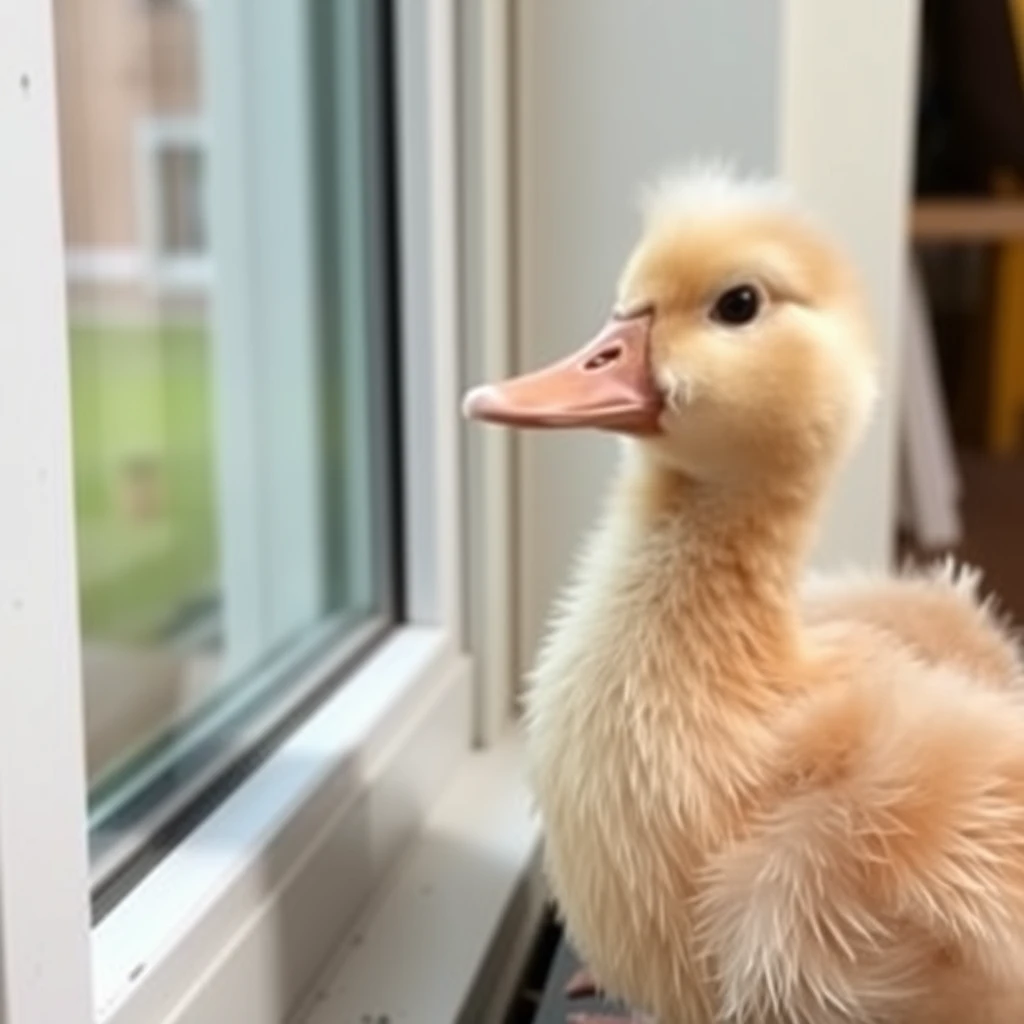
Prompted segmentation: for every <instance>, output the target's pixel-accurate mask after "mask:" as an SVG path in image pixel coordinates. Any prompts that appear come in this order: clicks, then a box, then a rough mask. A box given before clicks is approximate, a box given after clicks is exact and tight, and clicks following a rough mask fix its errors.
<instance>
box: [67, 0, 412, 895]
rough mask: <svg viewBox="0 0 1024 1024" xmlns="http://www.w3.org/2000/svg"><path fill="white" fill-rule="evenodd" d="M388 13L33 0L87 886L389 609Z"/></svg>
mask: <svg viewBox="0 0 1024 1024" xmlns="http://www.w3.org/2000/svg"><path fill="white" fill-rule="evenodd" d="M314 9H315V10H314ZM389 14H390V12H389V9H388V4H387V3H381V4H379V5H378V4H373V5H370V4H343V5H337V6H336V7H335V6H334V5H309V4H300V3H297V2H296V3H292V2H282V3H275V4H255V3H251V0H218V2H217V3H216V4H198V3H186V2H175V3H155V2H146V3H143V2H137V0H109V2H106V0H105V2H102V3H97V2H96V0H63V2H62V3H59V4H57V5H55V16H56V33H57V58H58V68H57V71H58V90H59V108H60V109H59V113H60V130H61V140H60V141H61V151H62V185H63V200H64V230H65V246H66V256H67V292H68V310H69V338H68V344H69V346H70V356H71V373H72V402H73V410H72V412H73V417H72V418H73V431H74V439H73V440H74V456H75V481H74V484H75V498H76V509H77V541H78V569H79V593H80V611H81V623H82V633H83V685H84V688H85V710H86V731H87V754H88V769H89V778H90V785H91V794H90V799H91V827H92V835H91V841H92V851H93V858H94V870H95V874H96V881H97V886H98V889H104V888H109V889H110V890H111V891H113V890H114V889H116V888H117V885H118V883H119V881H121V880H123V879H124V878H129V877H133V872H134V873H136V874H137V872H138V871H139V870H144V865H145V864H146V863H148V862H150V861H151V860H152V858H153V856H159V854H160V851H161V850H162V849H163V848H166V846H167V845H168V844H169V843H171V842H172V841H173V838H172V837H173V835H174V834H175V830H176V829H178V830H180V829H181V828H184V827H187V822H188V820H189V818H188V815H189V814H190V813H194V812H195V809H196V808H197V807H200V806H203V800H208V798H209V795H210V792H211V787H217V786H221V787H223V786H225V785H228V784H230V782H231V780H232V779H235V778H237V777H239V775H240V773H241V772H242V771H243V770H244V768H245V766H246V765H247V764H250V763H252V761H253V760H254V758H255V757H258V756H259V754H260V752H261V751H262V750H264V749H266V747H267V745H268V744H270V743H272V742H274V740H275V738H276V737H277V736H279V735H281V734H282V732H283V730H285V729H286V728H287V727H288V726H289V723H291V722H292V721H294V720H295V718H296V716H298V715H301V714H302V713H303V711H304V709H306V708H308V707H309V706H310V703H311V702H312V701H313V700H315V699H316V697H317V695H318V694H319V693H321V692H323V690H324V688H326V687H329V686H332V685H334V684H336V683H337V682H338V681H339V680H340V679H343V676H344V673H345V670H346V667H347V666H348V665H350V664H351V659H352V658H354V657H357V656H358V655H359V654H360V653H361V652H363V651H365V650H366V649H367V647H368V646H369V645H370V644H371V643H373V642H375V641H376V640H377V639H379V638H380V637H381V636H382V635H383V634H384V633H385V632H386V630H387V629H388V628H389V627H390V626H391V625H392V624H393V623H394V622H395V620H396V618H397V616H398V596H399V595H398V586H397V577H398V573H397V558H398V551H397V544H396V542H395V538H396V537H397V536H399V530H398V524H397V523H396V518H397V509H398V507H399V502H398V496H397V493H396V486H395V484H394V481H395V480H396V479H397V475H398V474H397V468H396V465H395V458H394V452H393V448H394V445H393V440H394V438H395V437H397V426H396V424H395V415H396V413H395V410H396V402H395V400H394V399H395V392H396V390H397V383H396V381H397V370H398V368H397V366H396V365H395V364H394V360H393V358H392V353H393V352H394V351H396V350H397V345H396V344H395V331H396V327H397V325H396V323H395V306H396V303H395V301H394V296H395V291H396V289H395V288H394V287H393V282H392V280H391V276H392V275H391V267H392V265H393V253H392V237H393V234H394V231H393V226H394V225H393V219H394V218H393V211H392V206H393V202H392V195H391V189H390V185H389V183H390V180H391V164H390V161H391V159H392V155H391V142H390V139H391V124H392V111H391V84H390V70H389V54H390V17H389ZM312 19H317V20H316V21H315V22H314V21H313V20H312ZM343 57H344V58H345V59H342V58H343ZM325 659H327V660H329V661H330V664H331V665H332V672H331V673H330V674H329V676H328V674H326V673H325V672H321V671H319V670H317V669H316V666H318V665H321V664H324V663H325ZM140 865H142V866H141V867H140Z"/></svg>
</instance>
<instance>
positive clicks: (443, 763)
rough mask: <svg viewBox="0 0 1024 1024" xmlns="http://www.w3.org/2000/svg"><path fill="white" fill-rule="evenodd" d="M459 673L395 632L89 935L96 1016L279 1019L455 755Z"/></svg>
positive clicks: (458, 661) (461, 699) (411, 830)
mask: <svg viewBox="0 0 1024 1024" xmlns="http://www.w3.org/2000/svg"><path fill="white" fill-rule="evenodd" d="M468 682H469V674H468V670H467V664H466V661H465V659H463V658H462V657H461V656H460V655H458V654H457V653H456V652H455V651H453V650H452V648H451V645H450V644H449V642H448V639H447V637H446V635H445V634H444V633H443V632H442V631H440V630H431V629H417V628H408V629H403V630H401V631H399V632H398V633H396V635H395V636H394V637H393V638H392V639H391V640H389V641H388V642H387V643H386V644H385V645H384V646H383V647H382V648H381V649H380V650H379V651H378V652H377V653H376V654H375V655H374V656H373V657H372V658H370V659H369V660H368V661H367V662H366V663H365V664H364V665H363V666H362V667H361V668H360V669H359V670H358V671H357V672H356V673H355V674H354V675H353V677H352V678H351V679H350V680H349V681H348V682H347V683H346V684H345V685H344V686H343V687H341V688H340V689H339V690H338V692H337V693H336V694H334V696H332V697H331V698H330V699H329V700H328V701H327V702H326V703H325V704H324V705H323V707H321V708H320V709H319V710H318V711H317V712H316V714H314V715H313V716H312V717H311V718H310V719H309V720H308V721H307V722H306V723H305V724H304V725H302V726H301V727H300V728H299V729H298V730H297V731H296V732H295V733H294V734H293V735H292V736H291V737H290V738H289V739H288V740H287V741H286V742H285V743H284V744H283V745H282V747H281V748H280V749H279V750H278V751H277V753H276V754H274V755H273V756H272V757H271V758H270V759H269V760H268V761H267V762H266V763H265V764H264V765H262V766H261V767H260V768H259V769H258V770H257V771H256V772H255V773H254V774H253V775H252V776H251V777H250V778H249V779H248V780H247V781H246V782H245V783H244V784H243V785H242V786H241V787H240V788H239V789H238V790H237V791H236V792H235V793H234V794H232V795H231V796H230V797H229V798H228V800H226V801H225V803H224V804H223V805H221V806H220V807H219V808H218V809H217V810H216V811H215V812H214V813H213V814H212V815H211V816H210V817H209V818H208V819H206V820H205V821H204V822H203V824H202V825H200V826H199V827H198V828H197V829H196V831H195V832H194V833H192V834H191V835H190V836H189V837H188V839H186V840H185V841H184V842H183V843H182V844H181V846H179V847H178V848H176V849H175V850H174V851H173V852H172V853H170V854H169V855H168V856H167V858H166V859H165V860H164V861H162V862H161V863H160V864H159V865H158V866H157V867H156V868H155V869H154V870H153V871H152V872H151V873H150V874H149V875H148V876H147V877H146V878H145V879H144V880H143V881H142V883H141V884H140V885H139V886H138V887H137V888H136V889H135V890H133V891H132V893H130V894H129V895H128V896H127V897H126V898H125V899H124V901H123V902H122V903H121V904H120V905H119V906H118V907H117V908H115V909H114V910H113V911H112V912H111V913H110V914H109V915H108V916H107V917H106V918H104V920H103V921H102V922H101V923H100V924H99V925H98V926H97V927H96V929H95V930H94V932H93V974H94V996H95V1005H96V1020H97V1021H98V1022H99V1024H156V1022H161V1024H170V1022H184V1021H189V1022H205V1021H222V1020H244V1021H246V1024H280V1022H281V1021H282V1020H284V1019H286V1018H287V1016H288V1014H289V1013H290V1012H292V1010H293V1009H294V1007H295V1006H296V1005H297V1004H298V1002H299V1000H300V999H301V998H302V997H303V995H304V994H305V993H307V992H308V991H309V989H310V986H311V985H312V984H313V982H314V981H315V979H316V977H317V976H318V974H319V973H320V972H321V971H322V969H323V966H324V964H325V963H326V962H328V958H329V957H330V955H331V954H332V952H333V951H334V950H336V949H337V948H338V944H339V942H340V941H341V939H342V937H343V936H344V935H345V934H346V932H347V931H348V929H349V928H350V927H351V925H352V922H353V921H354V920H355V917H356V915H357V914H358V913H359V912H360V911H361V910H362V908H363V905H364V903H365V900H366V897H367V896H368V895H369V894H370V893H371V892H372V891H373V889H374V887H375V886H376V885H377V884H378V883H379V881H380V879H381V878H382V877H383V875H384V873H385V872H386V870H387V869H388V868H389V867H390V866H391V864H392V863H394V860H395V858H396V856H397V855H398V854H399V853H401V852H402V851H403V850H404V849H405V848H406V847H407V846H408V843H409V842H410V840H411V838H412V837H413V835H414V834H415V833H416V831H417V830H418V829H419V828H420V827H421V826H422V824H423V820H424V818H425V817H426V814H427V810H428V808H430V807H431V805H432V804H433V803H434V802H435V800H436V798H437V796H438V794H439V793H440V792H441V791H442V789H443V788H444V786H445V784H446V783H447V782H448V780H449V778H450V777H451V774H452V772H453V771H454V770H455V769H456V767H457V766H458V765H459V764H460V763H461V762H463V761H465V759H467V758H468V757H469V753H468V750H467V746H466V737H467V736H468V735H469V686H468Z"/></svg>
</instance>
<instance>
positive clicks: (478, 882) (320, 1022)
mask: <svg viewBox="0 0 1024 1024" xmlns="http://www.w3.org/2000/svg"><path fill="white" fill-rule="evenodd" d="M539 849H540V826H539V822H538V819H537V816H536V815H535V814H534V813H533V810H532V802H531V799H530V797H529V794H528V792H527V789H526V786H525V783H524V777H523V772H522V756H521V748H520V744H519V742H518V739H517V738H516V737H508V738H506V739H505V740H503V741H502V742H500V743H498V744H497V745H496V746H495V747H494V748H492V749H491V750H490V751H487V752H483V753H478V754H474V755H473V757H472V759H471V763H470V764H469V765H467V766H466V768H465V770H463V771H461V772H460V773H459V776H458V778H456V779H455V780H453V782H452V784H451V785H450V786H449V788H448V790H447V791H446V792H445V794H444V796H443V797H442V798H441V800H440V801H438V803H437V805H436V806H435V807H434V808H433V809H432V811H431V812H430V814H429V815H428V817H427V821H426V823H425V826H424V830H423V833H422V835H421V837H420V839H419V840H418V841H417V843H416V844H415V845H414V847H413V849H412V851H411V852H410V853H409V855H408V856H407V857H405V858H403V861H402V862H401V863H400V864H399V865H398V866H397V868H396V869H395V871H394V872H393V874H392V876H391V877H390V878H389V880H388V882H387V884H386V885H385V886H382V888H381V892H380V894H379V895H378V897H377V898H376V899H375V900H374V902H373V903H372V904H371V906H370V907H369V908H368V909H367V912H366V914H365V915H364V917H363V920H362V921H361V922H360V923H359V924H358V925H357V926H356V927H355V928H354V929H353V930H352V932H351V934H350V935H349V936H348V938H347V939H346V941H345V943H344V945H343V947H342V949H341V951H340V953H339V956H338V959H337V962H336V963H335V964H334V965H332V967H331V968H330V969H329V971H328V972H327V974H326V976H325V978H324V980H323V981H322V983H321V984H320V985H319V986H317V988H316V990H315V991H314V992H313V994H312V996H311V1000H310V1003H311V1005H310V1006H308V1007H307V1008H306V1009H305V1010H304V1012H302V1013H300V1015H299V1016H298V1018H297V1019H296V1020H295V1024H349V1022H353V1021H366V1020H373V1021H378V1020H389V1021H408V1022H410V1024H428V1022H429V1024H455V1022H463V1021H464V1022H472V1024H490V1022H491V1021H495V1022H497V1021H501V1020H503V1019H504V1017H505V1014H506V1012H507V1009H508V1004H509V1001H510V999H511V998H512V996H513V994H514V986H515V984H516V982H517V981H518V980H519V977H520V974H521V970H522V967H523V965H524V962H525V959H526V957H527V956H528V954H529V952H530V949H531V947H532V941H533V939H534V938H535V936H536V930H537V925H538V924H539V922H540V919H541V915H542V912H543V909H544V903H545V889H544V886H543V884H542V882H541V879H540V872H539V870H538V864H539Z"/></svg>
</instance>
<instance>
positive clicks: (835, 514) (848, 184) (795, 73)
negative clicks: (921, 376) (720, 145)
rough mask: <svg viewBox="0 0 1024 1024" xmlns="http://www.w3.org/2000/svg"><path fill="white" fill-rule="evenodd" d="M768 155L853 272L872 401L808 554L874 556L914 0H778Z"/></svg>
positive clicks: (896, 358)
mask: <svg viewBox="0 0 1024 1024" xmlns="http://www.w3.org/2000/svg"><path fill="white" fill-rule="evenodd" d="M783 16H784V20H783V31H782V49H781V56H782V62H781V78H782V81H781V90H780V110H779V125H778V132H779V140H780V165H781V171H782V174H783V175H784V177H786V178H787V179H789V181H791V182H792V183H793V185H794V186H795V187H796V189H797V191H798V192H799V194H800V196H801V198H803V199H804V200H806V201H807V202H808V203H809V204H810V205H811V206H812V207H813V208H814V210H815V211H816V212H817V213H818V214H819V215H821V216H822V217H823V218H824V219H825V220H826V222H827V223H828V224H829V226H830V227H831V228H832V230H834V231H835V232H836V234H837V236H838V238H839V239H840V240H841V241H842V242H843V244H844V245H845V246H846V247H847V249H848V250H849V252H850V253H851V255H852V256H853V258H854V259H855V260H856V261H857V264H858V266H859V267H860V269H861V271H862V275H863V278H864V282H865V285H866V287H867V291H868V297H869V299H870V301H871V303H872V309H873V312H874V315H875V323H876V327H877V333H878V342H879V356H880V359H881V377H882V385H883V390H882V400H881V402H880V403H879V406H878V409H877V412H876V415H875V419H874V422H873V423H872V425H871V430H870V431H869V433H868V436H867V438H866V440H865V442H864V444H863V445H861V448H860V450H859V451H858V452H857V454H856V457H855V458H854V459H853V461H852V463H851V465H850V466H848V467H847V469H846V471H845V473H844V474H843V475H842V478H841V480H840V482H839V487H838V489H837V491H836V493H835V494H834V495H833V498H832V501H831V507H830V509H829V514H828V516H827V518H826V521H825V524H824V529H823V531H822V536H821V540H820V542H819V544H818V550H817V561H818V562H819V563H820V564H821V565H823V566H825V565H830V564H843V563H846V562H857V563H860V564H862V565H874V566H884V565H885V564H887V563H888V562H889V561H890V559H891V557H892V553H893V547H894V541H895V534H896V482H897V463H896V452H897V441H898V419H899V397H900V394H901V389H900V371H901V364H902V348H903V343H904V339H903V329H902V328H903V315H902V304H903V302H904V299H905V297H906V258H907V227H906V224H907V215H908V211H909V207H910V191H911V188H910V186H911V166H912V149H913V119H914V100H915V93H914V82H915V71H916V63H917V41H918V23H919V17H920V3H919V0H858V2H857V3H854V4H844V3H805V2H803V0H785V2H784V4H783Z"/></svg>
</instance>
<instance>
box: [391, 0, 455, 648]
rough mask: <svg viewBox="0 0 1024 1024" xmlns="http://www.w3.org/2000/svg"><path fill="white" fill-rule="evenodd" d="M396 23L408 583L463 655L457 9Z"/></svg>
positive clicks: (426, 7)
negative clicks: (443, 503)
mask: <svg viewBox="0 0 1024 1024" xmlns="http://www.w3.org/2000/svg"><path fill="white" fill-rule="evenodd" d="M396 21H397V24H396V31H397V36H398V49H399V69H400V70H399V83H398V85H399V97H398V100H399V110H400V112H401V116H400V120H399V148H400V150H401V152H402V153H403V154H405V155H404V158H403V161H402V169H401V175H400V182H399V206H400V211H401V218H402V253H401V257H402V265H401V277H402V296H401V302H402V353H401V358H402V367H403V378H404V380H405V381H406V382H407V386H406V390H405V395H404V408H405V412H406V415H405V422H404V424H403V429H404V442H405V445H404V450H405V452H406V453H407V458H406V466H405V467H404V468H405V481H404V482H405V494H406V516H405V544H406V548H407V550H409V551H416V552H417V557H416V559H415V560H414V562H413V563H412V564H411V565H410V566H409V571H408V573H407V579H406V610H407V613H408V616H409V618H410V620H411V621H413V622H415V623H418V624H423V623H437V622H441V623H444V624H445V625H446V626H448V625H449V624H450V625H451V628H452V632H453V633H454V635H455V637H456V643H457V644H458V645H459V646H460V647H461V645H462V642H463V637H462V635H461V633H462V620H461V600H462V579H461V572H462V566H461V559H460V558H458V557H455V558H449V557H448V553H449V552H460V551H461V549H462V546H463V534H462V524H461V516H460V512H459V502H458V501H457V500H456V499H455V497H454V496H455V495H458V494H459V486H460V479H461V477H460V466H459V434H458V431H459V430H460V425H459V412H458V409H459V394H458V352H457V340H458V329H459V323H458V318H459V313H458V298H457V276H458V227H457V223H458V219H457V209H458V200H457V190H456V167H457V153H456V149H455V146H456V124H455V121H456V96H455V60H456V33H455V28H456V26H455V0H429V2H425V0H400V2H399V3H398V4H397V5H396ZM424 82H426V88H424V87H423V83H424ZM419 161H422V163H420V162H419ZM423 381H430V384H431V386H430V387H429V388H424V387H423V386H422V382H423ZM435 494H441V495H444V496H446V497H445V500H448V498H447V496H449V495H451V496H453V497H452V498H451V501H450V506H449V507H448V508H445V509H444V510H443V511H435V509H434V502H433V499H432V496H433V495H435ZM420 552H423V553H424V556H423V557H420V555H419V553H420ZM427 552H430V555H427V554H426V553H427ZM438 552H441V553H443V557H439V556H438V554H437V553H438Z"/></svg>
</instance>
